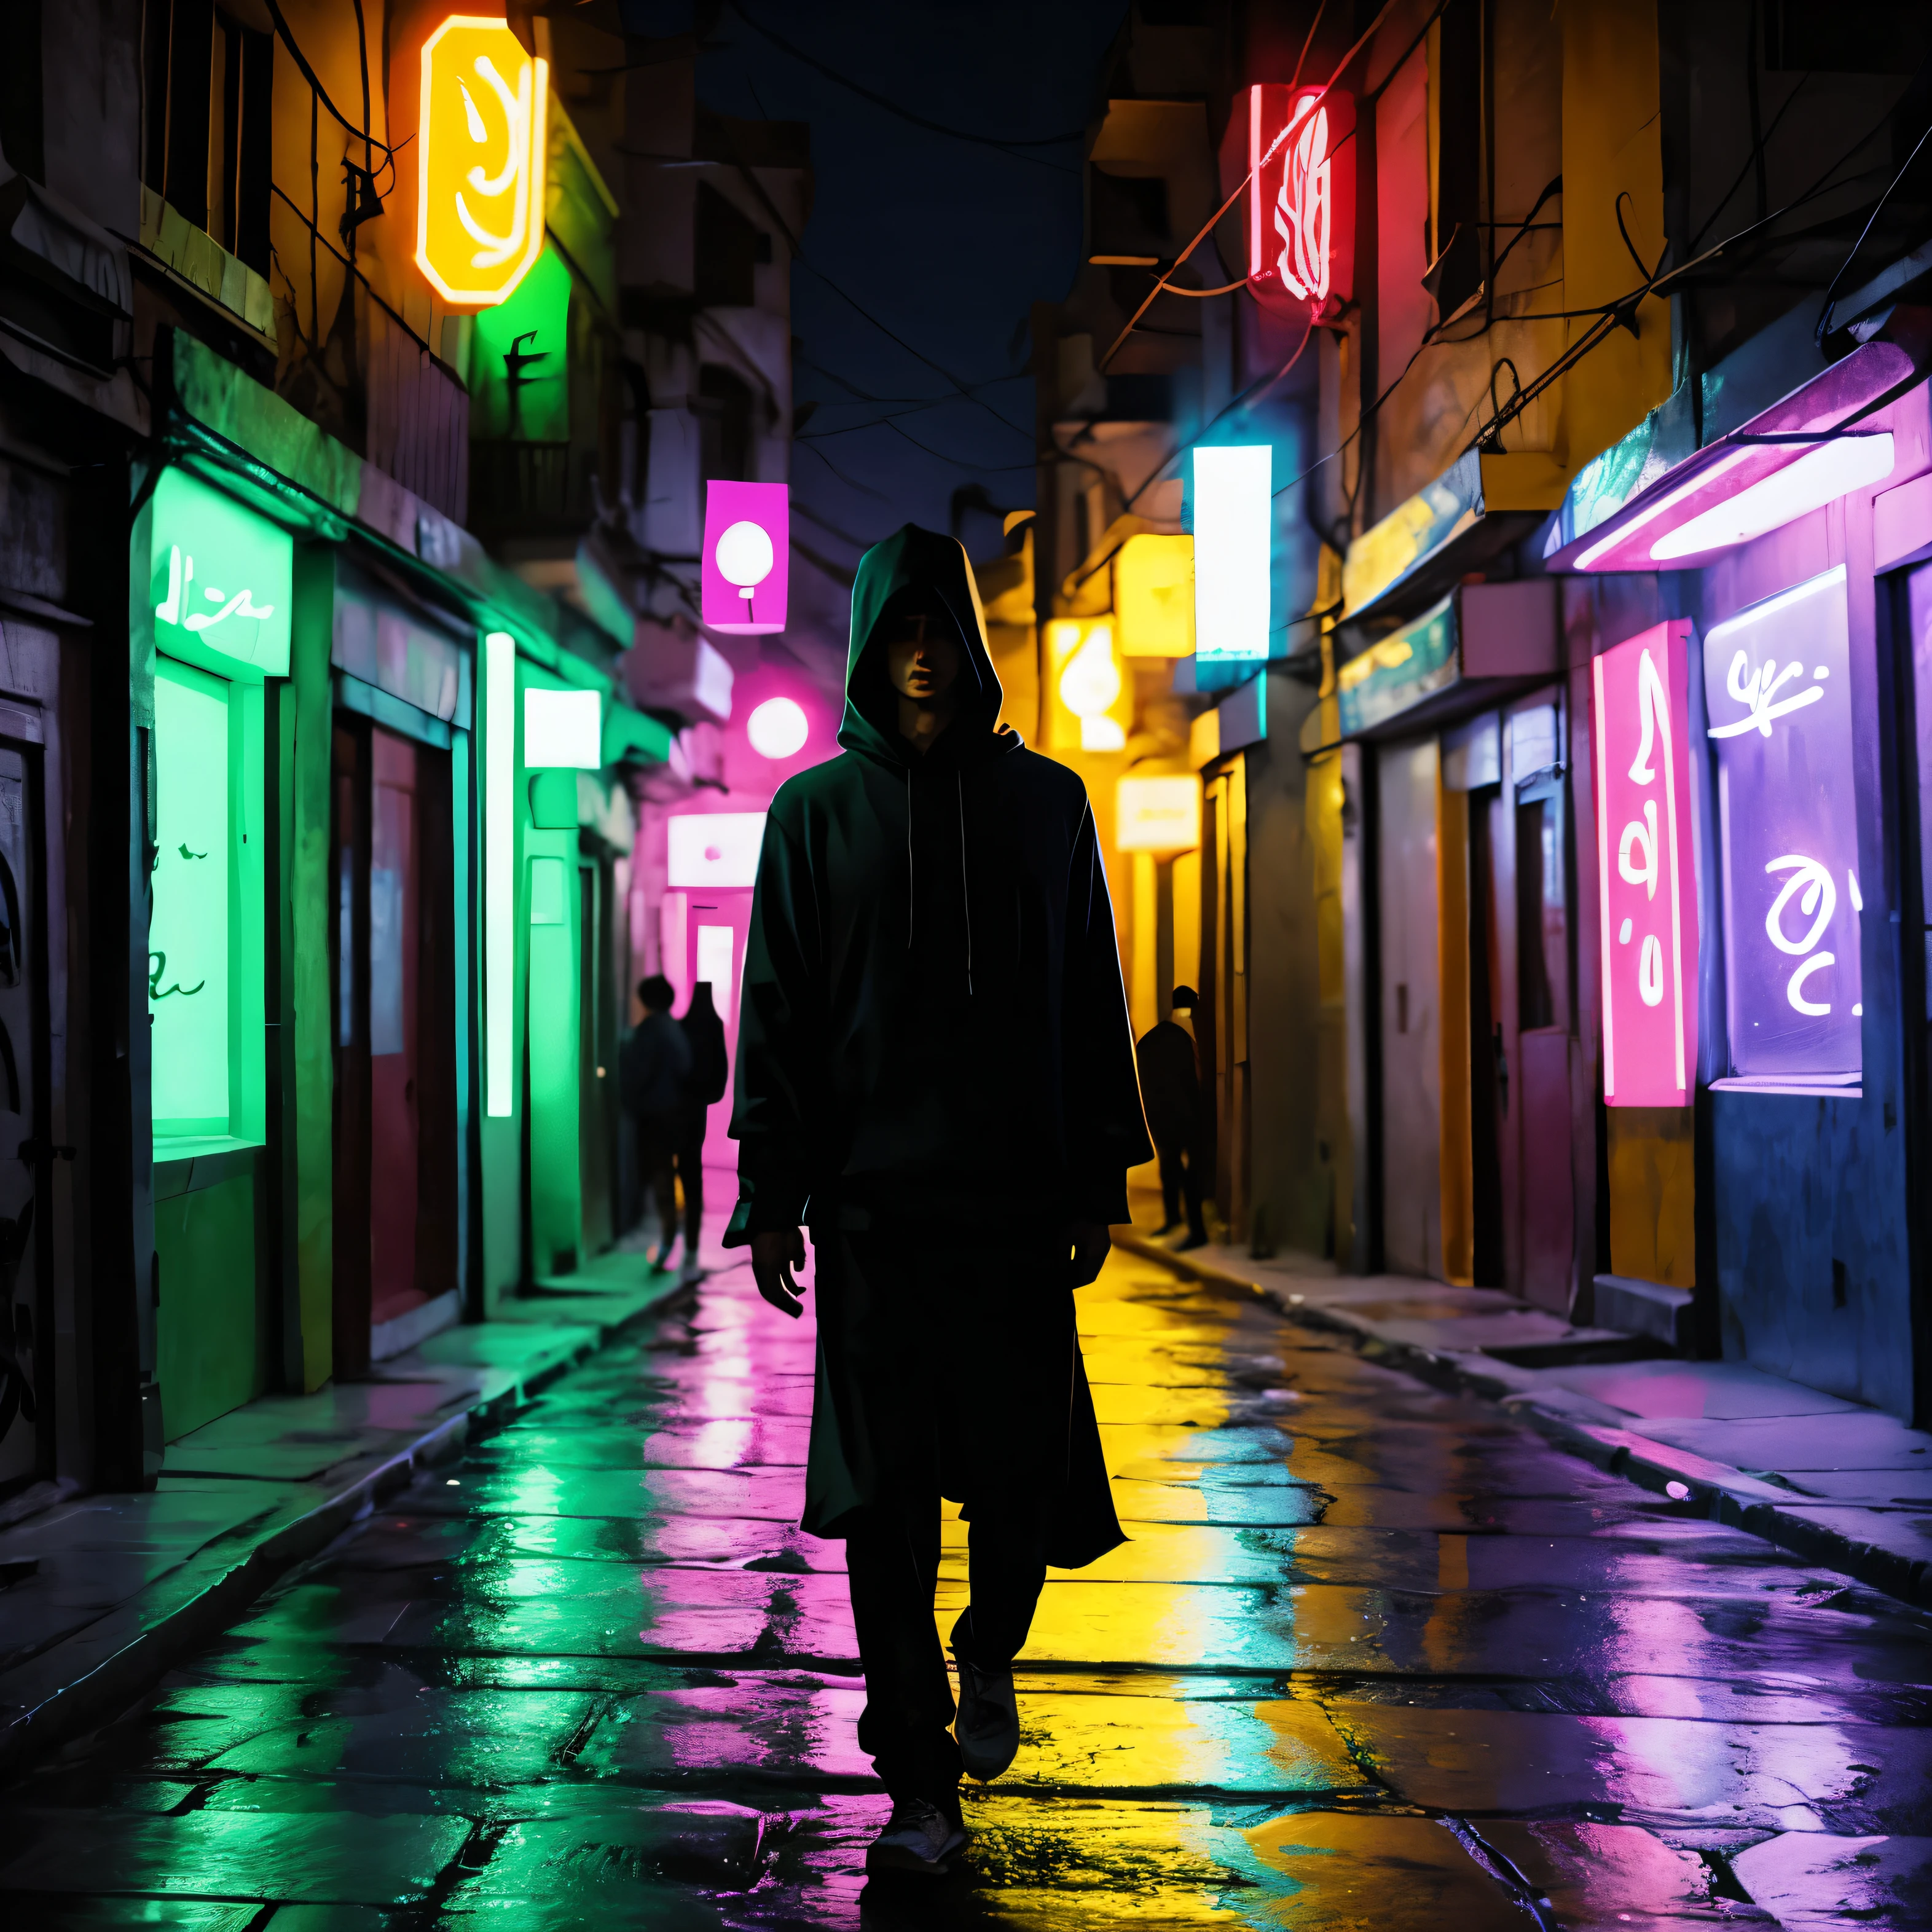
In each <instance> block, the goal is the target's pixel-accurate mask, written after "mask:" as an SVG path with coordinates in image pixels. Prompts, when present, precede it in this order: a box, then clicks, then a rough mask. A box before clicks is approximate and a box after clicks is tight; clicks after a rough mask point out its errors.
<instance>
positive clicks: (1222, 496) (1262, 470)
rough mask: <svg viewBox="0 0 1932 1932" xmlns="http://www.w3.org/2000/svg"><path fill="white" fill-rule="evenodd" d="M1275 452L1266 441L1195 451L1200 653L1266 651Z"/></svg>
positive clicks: (1249, 655) (1223, 655) (1264, 653)
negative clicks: (1272, 479)
mask: <svg viewBox="0 0 1932 1932" xmlns="http://www.w3.org/2000/svg"><path fill="white" fill-rule="evenodd" d="M1273 464H1274V451H1273V449H1272V448H1271V446H1269V445H1268V444H1267V443H1250V444H1246V445H1229V446H1226V447H1212V448H1209V449H1197V450H1196V452H1194V648H1195V652H1196V655H1198V656H1199V657H1201V658H1205V659H1215V658H1222V659H1226V658H1265V657H1266V656H1267V655H1268V622H1269V597H1270V589H1271V585H1270V580H1269V566H1270V559H1271V556H1272V554H1273V544H1274V502H1273V499H1272V498H1271V495H1270V491H1271V489H1272V487H1273V485H1272V484H1271V480H1270V479H1271V476H1272V474H1273Z"/></svg>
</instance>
